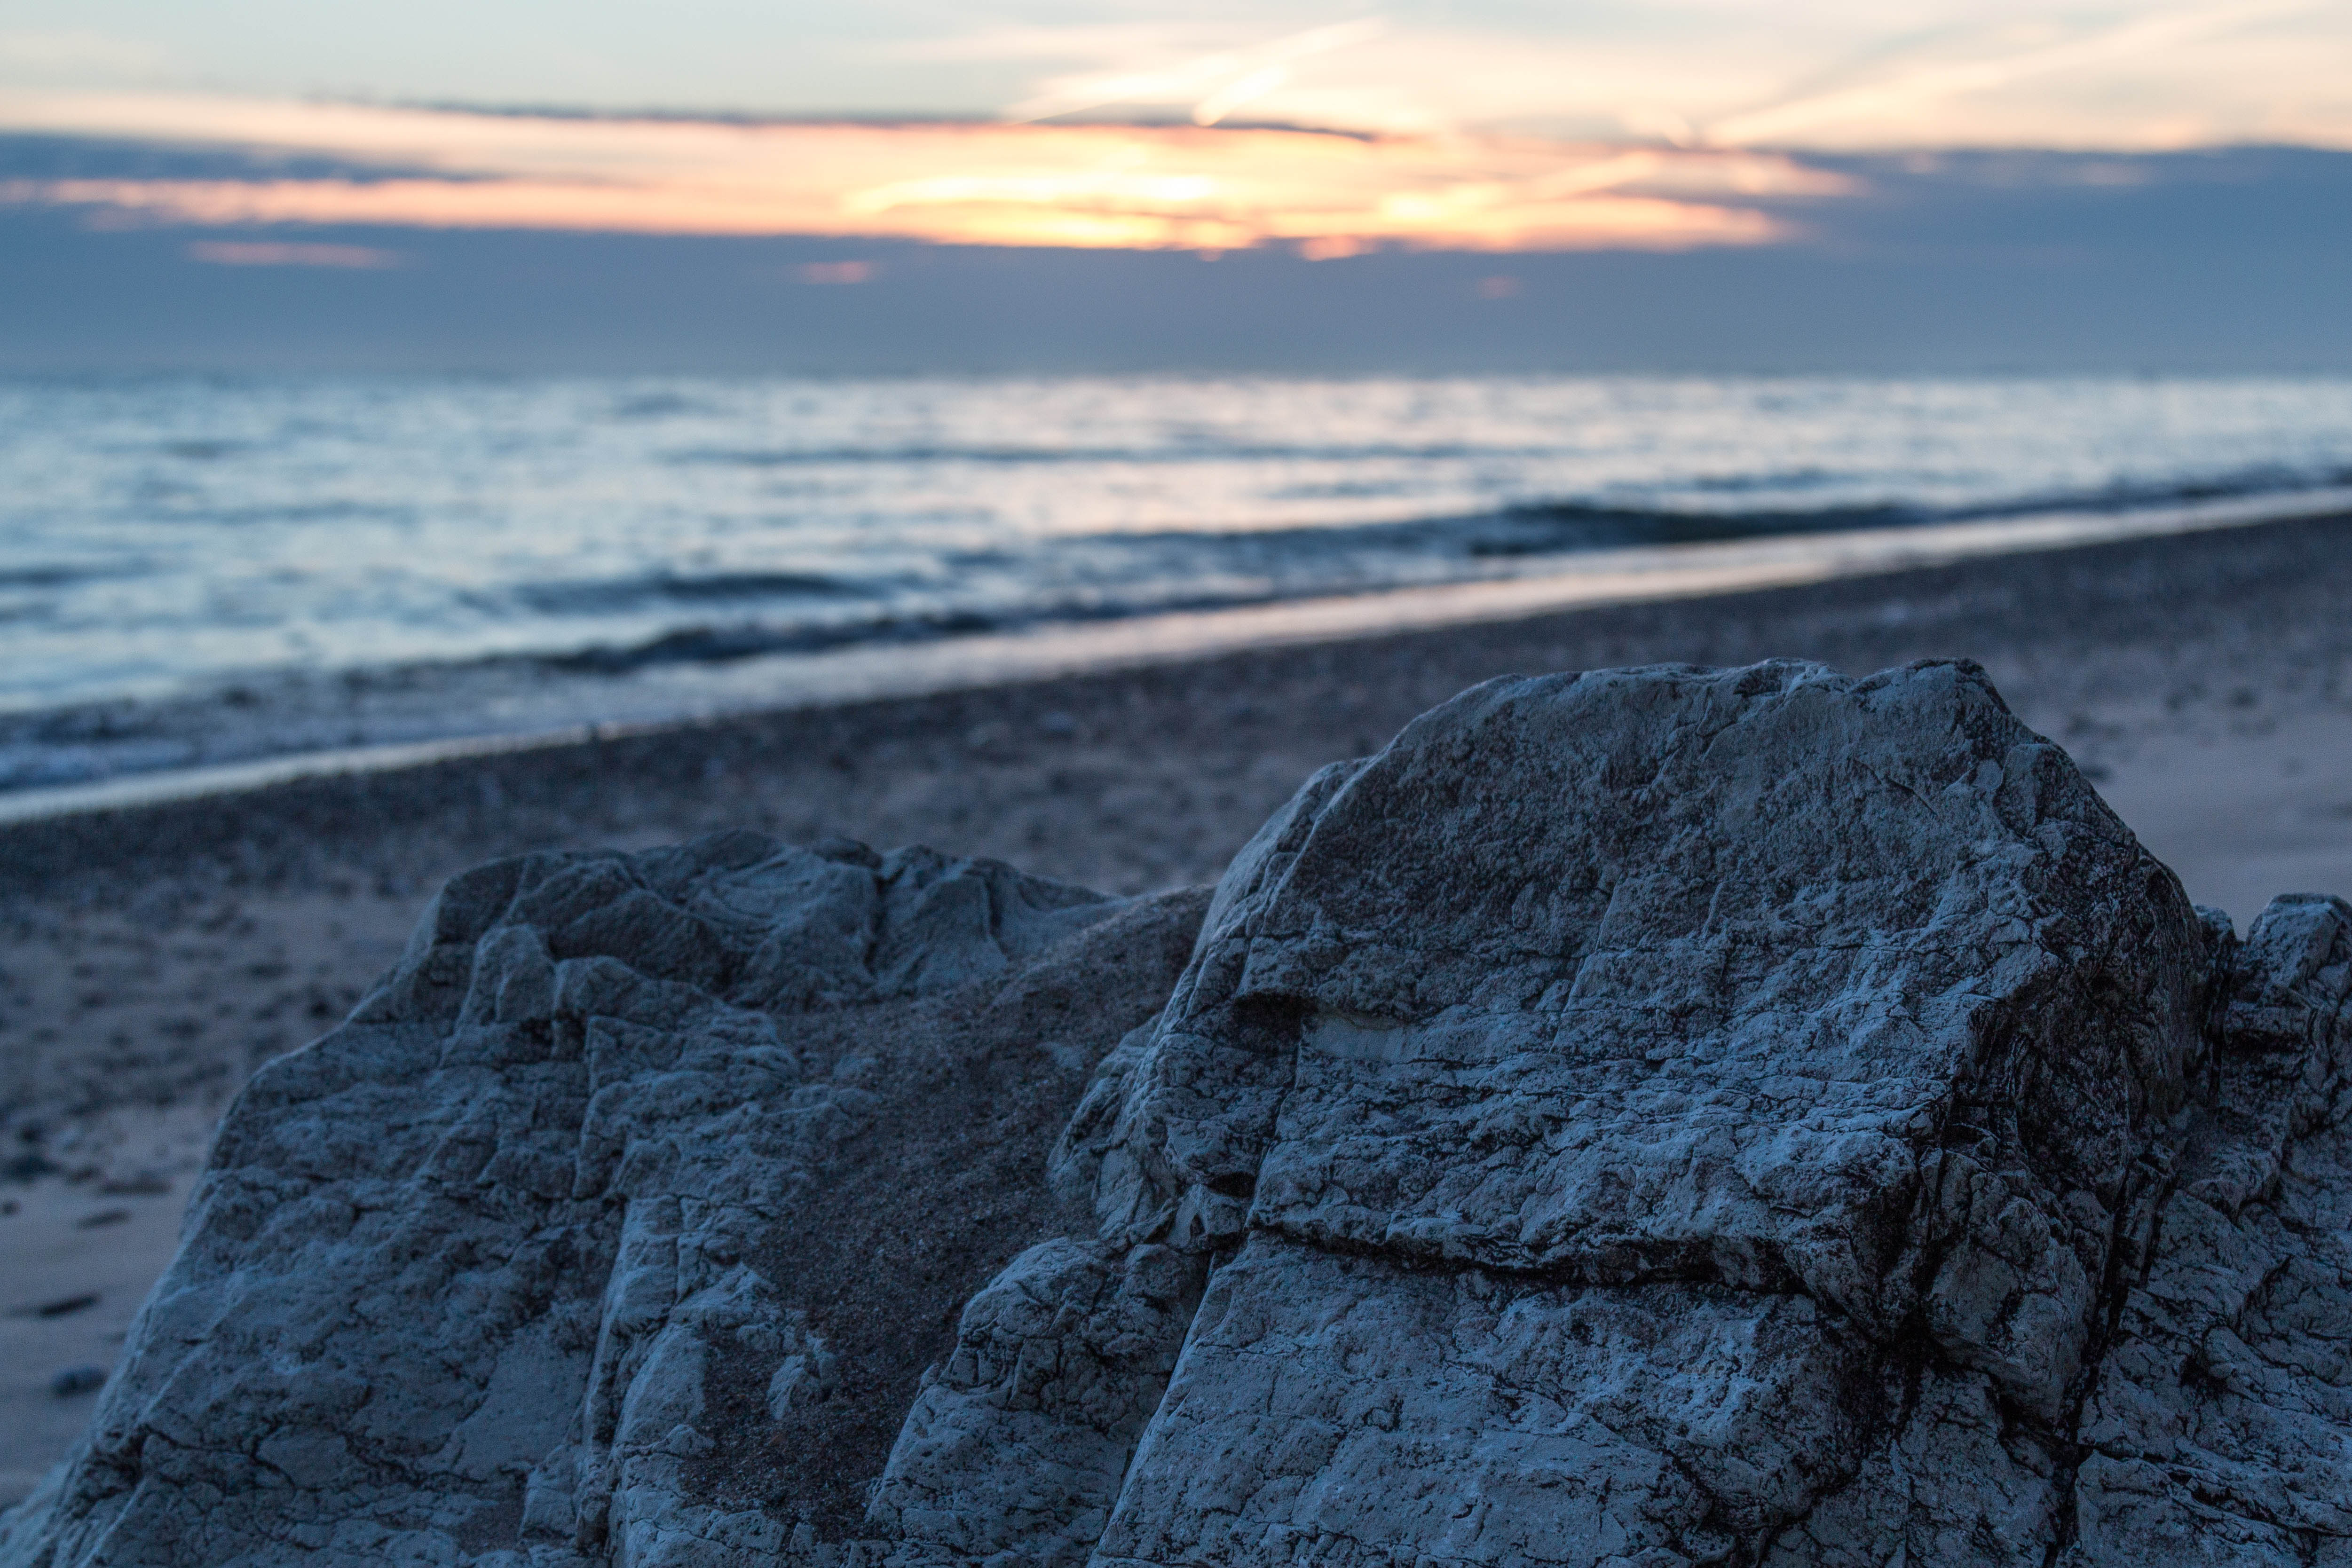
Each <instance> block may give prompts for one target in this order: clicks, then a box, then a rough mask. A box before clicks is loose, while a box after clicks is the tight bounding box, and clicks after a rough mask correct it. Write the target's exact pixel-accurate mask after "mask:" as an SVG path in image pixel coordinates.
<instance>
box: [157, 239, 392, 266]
mask: <svg viewBox="0 0 2352 1568" xmlns="http://www.w3.org/2000/svg"><path fill="white" fill-rule="evenodd" d="M188 257H189V259H190V260H192V261H205V262H210V263H212V264H213V265H214V266H215V267H353V268H359V269H362V270H370V269H373V268H377V267H398V266H399V265H400V257H399V256H396V255H394V253H393V252H391V251H388V250H374V249H371V248H370V247H368V246H361V245H282V244H278V243H277V242H274V241H265V240H213V239H208V240H198V241H196V243H195V244H194V245H192V246H188Z"/></svg>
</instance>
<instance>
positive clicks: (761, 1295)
mask: <svg viewBox="0 0 2352 1568" xmlns="http://www.w3.org/2000/svg"><path fill="white" fill-rule="evenodd" d="M1202 907H1203V906H1202V901H1201V900H1200V899H1199V898H1198V897H1197V896H1192V895H1181V896H1171V897H1169V898H1164V899H1161V900H1157V901H1143V902H1140V903H1133V904H1116V903H1113V902H1110V901H1105V900H1100V899H1097V898H1096V897H1095V896H1094V895H1092V894H1082V893H1078V892H1076V891H1075V890H1070V889H1065V888H1055V887H1053V886H1050V885H1049V884H1045V883H1036V882H1034V881H1031V880H1029V879H1025V878H1023V877H1020V876H1019V875H1018V874H1017V873H1013V872H1011V871H1009V870H1007V869H1006V868H1003V867H1000V866H993V865H989V864H986V863H981V862H950V861H947V860H945V859H943V858H942V857H940V856H937V855H933V854H930V853H929V852H920V851H914V852H902V853H901V854H899V855H898V856H894V857H892V858H891V859H889V860H888V861H880V860H877V858H876V857H874V856H873V855H871V854H870V853H869V852H865V851H863V850H862V849H858V848H856V847H855V846H841V847H838V848H835V849H832V850H827V851H821V852H809V851H793V850H782V849H780V848H778V847H777V846H774V845H772V844H767V843H765V842H764V841H755V840H751V839H749V838H748V837H747V838H743V839H730V840H723V841H712V842H707V843H704V844H700V845H696V846H689V847H688V849H686V850H683V851H677V852H666V853H664V854H656V855H648V856H635V857H629V856H606V857H591V858H565V859H538V860H531V861H525V862H507V863H505V864H502V865H500V866H493V867H489V868H485V869H484V870H483V871H480V872H477V873H470V874H469V876H467V877H466V878H462V879H460V880H459V881H458V882H457V883H453V884H452V886H451V888H450V890H449V892H448V893H447V894H445V895H444V897H443V900H442V902H441V904H438V905H436V909H435V911H434V912H433V913H432V914H431V915H428V917H427V919H426V921H425V925H424V927H423V928H422V930H421V931H420V935H419V937H418V941H417V944H416V946H414V947H413V948H412V950H411V952H410V954H409V956H408V957H407V958H406V960H405V961H404V963H403V965H402V967H401V968H400V969H399V970H398V971H397V972H396V973H395V975H394V977H392V978H391V980H389V981H388V982H387V984H386V986H385V988H383V990H382V991H380V992H379V993H378V995H377V996H376V997H374V998H371V999H370V1001H369V1002H367V1003H366V1004H364V1005H363V1006H362V1009H361V1010H360V1012H359V1014H358V1015H357V1016H356V1017H355V1018H354V1019H353V1021H352V1023H351V1024H350V1025H348V1026H347V1027H346V1028H345V1029H344V1030H340V1031H338V1032H337V1033H336V1034H334V1035H331V1036H330V1037H328V1039H327V1040H323V1041H321V1042H320V1044H319V1045H318V1046H315V1047H313V1048H311V1049H310V1051H307V1052H304V1053H299V1054H298V1055H297V1056H295V1057H293V1058H289V1059H288V1060H287V1061H283V1062H281V1063H278V1065H277V1066H275V1067H274V1068H272V1069H271V1070H270V1071H268V1072H267V1073H265V1074H264V1075H262V1077H261V1078H259V1079H257V1082H256V1083H255V1085H254V1087H253V1088H252V1090H251V1091H249V1092H248V1093H247V1097H246V1099H245V1100H244V1101H242V1102H241V1103H240V1104H239V1106H238V1107H237V1109H236V1113H234V1114H233V1115H232V1117H231V1119H230V1123H229V1125H228V1127H227V1128H226V1131H225V1133H224V1135H223V1139H222V1143H221V1145H220V1150H219V1153H218V1155H217V1156H216V1159H215V1168H214V1172H213V1174H212V1176H211V1177H210V1178H209V1181H208V1185H207V1186H206V1187H205V1190H204V1192H203V1194H202V1195H201V1197H200V1198H199V1201H198V1204H197V1207H196V1209H195V1210H194V1214H193V1216H192V1220H191V1228H190V1233H189V1240H188V1244H187V1248H186V1250H185V1252H184V1255H183V1257H182V1259H181V1260H180V1262H179V1263H178V1264H176V1265H175V1266H174V1269H173V1272H172V1274H171V1275H170V1276H169V1277H168V1278H167V1279H166V1281H164V1284H163V1287H161V1288H160V1289H159V1291H158V1292H157V1295H156V1297H155V1299H154V1301H152V1303H151V1305H150V1308H149V1310H148V1313H147V1316H146V1317H145V1318H144V1319H143V1320H142V1323H141V1325H140V1328H139V1330H138V1333H136V1334H135V1335H134V1343H133V1346H132V1349H131V1358H130V1361H129V1363H128V1364H127V1365H126V1368H125V1370H124V1371H123V1373H122V1374H121V1375H120V1376H119V1377H118V1379H117V1381H116V1383H115V1385H114V1386H113V1387H112V1388H111V1389H110V1391H109V1393H108V1395H107V1396H105V1400H104V1402H103V1405H102V1406H101V1413H100V1420H99V1423H98V1426H97V1427H96V1428H95V1430H94V1431H93V1434H92V1437H91V1438H90V1441H89V1447H88V1448H87V1450H86V1451H85V1452H84V1453H83V1454H82V1455H80V1456H78V1457H77V1458H76V1460H75V1461H74V1463H73V1464H72V1465H70V1466H69V1467H68V1469H66V1470H64V1471H62V1472H61V1473H60V1475H59V1477H58V1479H56V1480H55V1481H54V1482H53V1483H52V1486H51V1488H50V1490H48V1491H47V1493H46V1494H45V1495H43V1496H42V1497H40V1498H37V1499H36V1500H35V1501H34V1502H33V1503H32V1504H30V1505H28V1507H27V1508H26V1510H24V1511H20V1512H19V1513H18V1514H16V1515H15V1516H12V1517H11V1519H10V1520H9V1521H7V1522H6V1523H5V1524H0V1563H7V1564H11V1565H13V1564H16V1563H25V1564H34V1563H39V1564H42V1565H43V1568H65V1565H66V1564H83V1563H89V1564H99V1563H150V1562H152V1563H163V1562H190V1563H196V1562H204V1563H209V1562H223V1563H226V1562H231V1561H235V1562H241V1563H243V1562H249V1563H280V1562H283V1563H295V1562H302V1563H345V1562H349V1563H359V1562H362V1561H366V1562H385V1561H414V1562H420V1563H423V1562H433V1563H478V1564H485V1565H487V1564H491V1563H496V1564H499V1565H500V1568H521V1565H523V1564H526V1563H528V1564H534V1565H540V1564H543V1565H545V1568H557V1565H559V1564H560V1565H564V1568H571V1565H574V1564H586V1563H600V1564H602V1563H612V1564H632V1565H635V1564H656V1563H698V1564H700V1563H716V1564H738V1563H740V1564H745V1565H747V1568H748V1565H750V1564H754V1563H802V1564H809V1565H812V1568H815V1565H823V1568H929V1565H939V1568H947V1565H951V1564H952V1565H958V1568H963V1565H978V1564H986V1565H988V1568H1013V1565H1015V1564H1055V1565H1062V1564H1068V1565H1072V1568H1076V1565H1077V1564H1081V1563H1095V1564H1099V1565H1100V1568H1177V1565H1180V1564H1181V1565H1186V1568H1192V1565H1199V1568H1211V1565H1214V1568H1242V1565H1244V1564H1258V1563H1318V1564H1327V1565H1352V1568H1371V1565H1373V1564H1382V1565H1386V1564H1443V1565H1446V1568H1471V1565H1475V1564H1497V1565H1499V1564H1507V1563H1529V1564H1537V1565H1541V1568H1567V1565H1570V1564H1574V1565H1578V1568H1674V1565H1688V1564H1699V1563H1710V1564H1712V1563H1725V1564H1733V1563H1748V1564H1756V1563H1769V1564H1773V1565H1774V1568H1833V1565H1834V1568H1845V1565H1856V1568H1859V1565H1863V1564H1869V1565H1871V1568H1881V1565H1884V1564H1886V1563H1908V1564H1921V1563H1938V1564H1944V1563H1955V1564H1986V1565H1994V1564H2000V1565H2012V1564H2013V1565H2020V1568H2022V1565H2026V1564H2031V1565H2032V1568H2050V1565H2051V1564H2053V1563H2063V1564H2067V1565H2070V1568H2110V1565H2112V1568H2124V1565H2126V1564H2129V1565H2138V1564H2157V1563H2200V1562H2201V1563H2232V1564H2235V1563H2247V1564H2252V1563H2262V1564H2273V1563H2275V1564H2287V1563H2295V1564H2306V1563H2344V1564H2346V1565H2347V1568H2352V1482H2347V1479H2346V1478H2347V1476H2352V1464H2347V1460H2352V1295H2347V1290H2352V1132H2347V1130H2346V1126H2345V1117H2344V1113H2345V1111H2346V1109H2347V1094H2352V908H2347V905H2345V904H2343V903H2342V902H2341V901H2338V900H2334V899H2324V898H2317V897H2309V896H2302V897H2295V898H2289V899H2284V900H2281V901H2280V902H2278V903H2276V904H2273V906H2272V907H2271V908H2270V909H2269V910H2268V911H2266V912H2265V913H2264V914H2263V915H2262V916H2261V917H2260V918H2259V919H2258V920H2257V921H2256V922H2255V923H2254V925H2253V926H2252V930H2251V931H2250V932H2249V934H2248V936H2247V937H2246V939H2245V940H2244V942H2242V943H2241V942H2240V941H2238V939H2237V938H2236V937H2235V936H2234V935H2233V934H2232V932H2231V927H2230V924H2229V922H2228V920H2227V919H2226V918H2225V917H2221V916H2219V915H2214V914H2213V913H2211V912H2200V911H2194V910H2192V909H2190V908H2189V905H2188V904H2187V902H2186V900H2185V899H2184V898H2183V896H2182V894H2181V891H2180V888H2179V883H2178V882H2177V881H2176V879H2174V878H2173V876H2172V875H2171V874H2170V873H2168V871H2166V870H2165V869H2164V868H2163V867H2162V866H2161V865H2159V864H2158V863H2157V862H2154V861H2153V860H2151V859H2150V858H2149V857H2148V855H2147V853H2146V852H2145V851H2144V850H2142V849H2141V848H2140V846H2139V845H2138V844H2137V841H2135V840H2134V839H2133V838H2132V836H2131V834H2130V832H2129V831H2127V830H2126V828H2125V827H2124V825H2123V824H2122V823H2120V822H2119V821H2116V818H2115V817H2114V815H2113V814H2112V813H2111V812H2110V811H2109V810H2107V809H2106V807H2105V805H2104V804H2103V803H2102V802H2101V801H2100V800H2098V798H2097V796H2096V794H2095V792H2094V791H2093V789H2091V787H2090V786H2089V784H2088V783H2087V782H2085V781H2084V779H2083V778H2082V776H2081V775H2080V774H2079V773H2078V772H2077V771H2076V770H2075V768H2074V766H2073V765H2072V764H2071V763H2070V762H2069V761H2068V759H2067V758H2065V756H2064V755H2063V752H2061V751H2060V750H2059V749H2058V748H2057V747H2053V745H2051V744H2050V743H2049V742H2047V741H2045V740H2043V739H2042V738H2041V737H2037V736H2035V735H2033V734H2032V733H2030V732H2029V731H2027V730H2026V729H2024V728H2023V727H2021V725H2019V724H2018V723H2017V722H2016V720H2015V719H2014V718H2013V717H2011V715H2010V714H2009V713H2008V711H2007V710H2006V708H2005V707H2003V706H2002V705H2001V703H2000V698H1999V697H1998V696H1997V695H1995V694H1994V693H1993V691H1992V690H1991V688H1990V685H1987V683H1986V682H1985V680H1984V678H1983V676H1982V674H1981V673H1980V672H1979V671H1977V670H1976V669H1975V668H1974V667H1973V666H1971V665H1968V664H1923V665H1916V666H1912V667H1910V668H1906V669H1904V670H1899V671H1892V672H1887V673H1885V674H1880V675H1875V676H1872V677H1869V678H1867V679H1859V680H1857V679H1852V678H1848V677H1845V676H1843V675H1839V674H1834V673H1833V672H1831V671H1828V670H1825V669H1822V668H1821V667H1819V666H1814V665H1807V664H1792V663H1778V664H1764V665H1758V666H1755V667H1753V668H1749V669H1744V670H1729V671H1719V670H1700V669H1689V668H1680V667H1668V668H1657V669H1648V670H1633V671H1603V672H1598V673H1593V674H1583V675H1562V676H1552V677H1544V678H1538V679H1528V680H1511V681H1502V682H1496V683H1491V684H1489V685H1485V686H1481V687H1478V688H1475V689H1474V690H1472V691H1470V692H1468V693H1465V694H1464V695H1462V696H1461V697H1459V698H1457V699H1455V700H1454V701H1453V702H1451V703H1449V704H1446V705H1445V706H1442V707H1440V708H1438V709H1435V710H1433V711H1432V712H1431V713H1429V714H1427V715H1425V716H1423V717H1422V718H1421V719H1419V720H1417V721H1416V722H1415V723H1414V724H1413V725H1412V726H1411V727H1408V728H1407V729H1406V730H1405V731H1404V732H1403V733H1402V735H1400V736H1399V737H1397V739H1396V740H1395V741H1394V742H1393V743H1392V744H1391V746H1390V747H1387V748H1386V749H1384V750H1383V751H1382V752H1381V754H1380V755H1378V756H1377V757H1374V758H1370V759H1367V760H1364V761H1360V762H1355V763H1349V764H1344V765H1340V766H1337V767H1334V768H1327V769H1325V770H1324V771H1323V772H1322V773H1320V774H1318V775H1317V776H1316V778H1314V779H1311V780H1309V781H1308V783H1307V785H1306V786H1305V787H1304V788H1303V789H1301V790H1300V791H1299V793H1298V795H1297V797H1296V798H1295V799H1294V800H1292V801H1291V803H1290V804H1289V805H1288V806H1287V807H1286V808H1285V809H1284V810H1283V811H1281V812H1280V813H1278V814H1277V815H1276V818H1275V819H1274V820H1273V821H1270V822H1268V823H1267V824H1266V826H1265V829H1264V830H1263V831H1261V832H1260V833H1259V834H1258V836H1257V837H1256V838H1255V840H1253V841H1252V842H1251V843H1250V844H1249V846H1248V847H1247V848H1246V849H1245V850H1244V852H1243V853H1242V854H1241V855H1240V856H1239V857H1238V858H1237V859H1236V861H1235V862H1234V866H1233V868H1232V869H1231V871H1230V872H1229V873H1227V875H1226V876H1225V878H1224V880H1223V883H1221V884H1220V886H1219V888H1218V889H1217V891H1216V894H1215V895H1214V897H1213V900H1210V901H1208V903H1207V904H1206V914H1205V924H1202ZM1196 928H1197V930H1198V937H1197V941H1196V942H1195V941H1194V940H1193V933H1194V931H1195V929H1196ZM1188 945H1189V960H1188V959H1187V958H1186V951H1187V947H1188ZM1180 966H1181V974H1180V973H1179V969H1180ZM1114 1042H1115V1043H1114ZM1055 1129H1058V1130H1059V1137H1058V1139H1055V1140H1053V1141H1052V1143H1051V1147H1050V1150H1049V1148H1048V1146H1047V1145H1048V1140H1049V1138H1050V1137H1051V1134H1053V1132H1054V1131H1055ZM991 1271H993V1273H994V1278H993V1279H992V1280H989V1279H988V1275H989V1273H990V1272H991ZM957 1303H961V1312H960V1313H956V1314H955V1315H954V1318H953V1322H952V1326H951V1327H950V1322H949V1319H948V1315H947V1309H948V1308H949V1307H951V1306H953V1305H955V1304H957ZM893 1434H895V1436H893Z"/></svg>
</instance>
